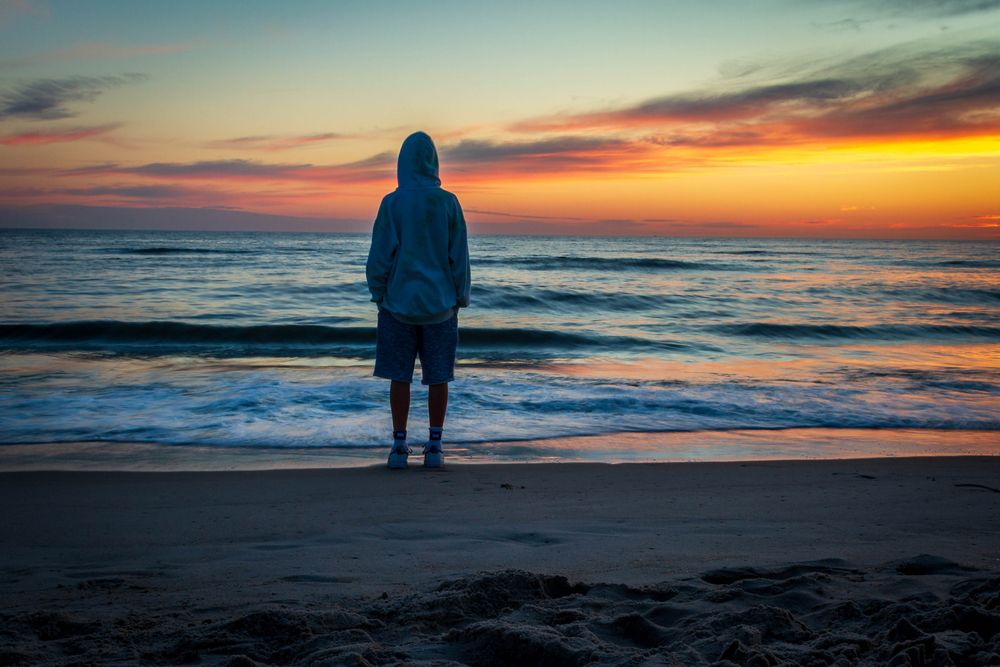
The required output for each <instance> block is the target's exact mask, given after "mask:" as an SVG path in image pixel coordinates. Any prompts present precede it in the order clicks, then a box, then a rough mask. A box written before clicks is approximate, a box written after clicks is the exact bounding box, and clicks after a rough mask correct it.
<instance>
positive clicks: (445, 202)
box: [365, 132, 471, 324]
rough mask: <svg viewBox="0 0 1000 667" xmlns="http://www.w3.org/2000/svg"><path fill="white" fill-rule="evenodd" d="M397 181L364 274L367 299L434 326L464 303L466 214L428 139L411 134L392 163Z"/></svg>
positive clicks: (378, 218) (384, 204)
mask: <svg viewBox="0 0 1000 667" xmlns="http://www.w3.org/2000/svg"><path fill="white" fill-rule="evenodd" d="M396 174H397V180H398V183H399V186H398V187H397V188H396V190H395V191H393V192H390V193H389V194H387V195H386V196H385V197H383V199H382V203H381V205H379V208H378V215H376V216H375V225H374V227H373V229H372V245H371V249H370V250H369V251H368V263H367V265H366V267H365V269H366V270H365V274H366V276H367V278H368V290H369V291H370V292H371V294H372V301H374V302H375V303H376V304H378V307H379V309H385V310H387V311H389V313H390V314H391V315H392V316H393V317H395V318H396V319H398V320H400V321H402V322H407V323H409V324H434V323H436V322H443V321H445V320H447V319H448V318H450V317H451V316H452V315H453V314H454V313H455V311H456V310H457V309H458V308H464V307H465V306H468V305H469V294H470V290H471V278H470V272H469V242H468V235H467V231H466V227H465V216H464V215H463V214H462V206H461V205H460V204H459V203H458V198H457V197H455V195H453V194H452V193H450V192H448V191H447V190H444V189H443V188H442V187H441V179H440V178H438V156H437V149H436V148H435V147H434V142H433V141H431V138H430V137H429V136H427V135H426V134H424V133H423V132H414V133H413V134H411V135H410V136H408V137H407V138H406V141H404V142H403V146H402V148H400V150H399V161H398V163H397V166H396Z"/></svg>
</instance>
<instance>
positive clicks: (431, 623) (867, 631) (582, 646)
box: [0, 457, 1000, 665]
mask: <svg viewBox="0 0 1000 667" xmlns="http://www.w3.org/2000/svg"><path fill="white" fill-rule="evenodd" d="M0 502H2V505H3V507H4V511H3V513H2V518H0V544H2V554H3V555H2V559H0V565H2V568H3V578H2V581H3V587H2V590H0V597H2V599H3V600H4V603H3V610H2V616H3V618H2V630H0V664H7V665H13V664H67V663H74V664H132V663H147V664H180V663H199V664H225V665H251V664H309V665H314V664H315V665H319V664H324V665H326V664H330V665H333V664H427V665H430V664H436V665H445V664H470V665H499V664H553V665H564V664H565V665H571V664H591V663H596V664H650V665H652V664H662V665H675V664H682V665H688V664H692V665H697V664H724V665H725V664H738V665H742V664H761V665H763V664H815V665H827V664H837V665H848V664H894V665H897V664H898V665H909V664H942V665H943V664H984V665H986V664H1000V521H997V517H998V516H1000V458H996V457H947V458H945V457H942V458H883V459H866V460H840V461H766V462H734V463H658V464H622V465H603V464H525V465H451V466H449V467H447V468H446V469H445V470H443V471H426V470H422V469H420V468H419V467H417V468H411V469H410V470H407V471H405V472H393V471H387V470H385V469H383V468H381V467H365V468H352V469H324V470H272V471H239V472H167V473H141V472H89V471H88V472H51V471H50V472H16V473H3V474H0ZM726 661H728V662H726Z"/></svg>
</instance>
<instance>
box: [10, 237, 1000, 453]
mask: <svg viewBox="0 0 1000 667" xmlns="http://www.w3.org/2000/svg"><path fill="white" fill-rule="evenodd" d="M368 243H369V238H368V236H367V235H360V234H358V235H355V234H306V233H223V232H217V233H209V232H205V233H201V232H160V231H69V230H10V229H8V230H0V289H2V295H3V296H2V301H0V450H7V451H14V449H13V446H19V445H30V447H37V448H39V449H35V450H31V448H30V447H17V448H16V451H17V452H20V453H21V454H19V456H22V457H29V458H30V457H31V456H32V454H31V452H32V451H35V452H43V451H46V452H49V453H50V454H51V451H52V450H44V449H41V446H42V443H65V444H64V445H63V446H62V447H61V449H59V450H58V452H59V455H67V453H68V454H69V455H72V452H73V447H77V446H78V445H75V444H74V443H105V444H107V445H109V448H107V449H105V450H101V449H100V448H96V449H95V448H94V446H93V445H91V446H90V449H89V450H88V451H90V452H91V453H92V454H93V456H98V455H102V456H105V457H112V458H114V457H119V458H121V457H125V459H127V457H128V451H129V449H128V447H136V448H141V449H142V451H143V452H146V454H145V456H155V455H156V454H155V453H156V452H162V453H164V455H165V456H169V457H170V460H171V461H173V462H175V464H176V465H183V463H184V460H185V458H184V457H185V456H188V454H186V453H185V452H190V454H189V455H190V456H192V457H194V456H195V455H196V451H198V452H200V451H203V450H205V449H206V448H207V449H209V450H214V451H229V452H238V451H239V452H250V451H253V452H255V454H254V455H255V456H256V457H257V458H258V460H263V459H261V457H264V459H266V458H267V457H268V456H271V457H273V458H274V460H278V459H284V460H287V459H288V458H289V456H291V455H290V454H289V452H297V453H303V452H305V454H308V453H309V452H314V453H316V456H320V455H322V456H321V458H322V457H327V458H328V460H329V461H334V462H335V461H338V460H344V461H347V460H350V461H353V462H368V463H372V462H377V461H380V460H381V459H382V458H383V456H384V450H386V449H387V445H388V436H389V431H390V422H389V416H388V407H387V392H388V383H387V382H386V381H383V380H379V379H377V378H373V377H372V376H371V371H372V365H373V356H374V323H375V314H376V313H375V307H374V305H373V304H371V303H370V302H369V294H368V292H367V288H366V286H365V278H364V264H365V259H366V256H367V251H368ZM470 247H471V254H472V272H473V290H472V306H471V307H470V308H468V309H466V310H463V311H462V312H461V314H460V327H461V329H460V344H459V362H458V363H459V365H458V369H457V379H456V382H455V383H454V384H453V385H452V387H451V401H450V407H449V413H448V421H447V426H446V431H445V432H446V443H447V446H448V447H449V451H450V452H451V455H452V456H453V457H455V458H457V459H462V458H465V459H468V460H470V461H471V460H496V461H506V460H517V461H541V460H604V461H622V460H646V459H648V460H660V459H668V460H669V459H686V458H706V459H718V458H732V457H733V456H736V455H738V454H739V451H740V450H739V447H740V441H739V440H738V439H737V440H734V439H733V437H732V434H734V433H737V434H744V435H746V437H747V438H753V442H754V443H756V444H755V445H754V446H755V447H756V448H757V449H754V450H753V451H754V452H755V455H756V456H759V457H762V458H767V456H768V452H769V451H772V450H773V452H774V453H776V455H779V454H780V451H779V449H780V448H779V449H773V448H772V450H768V449H767V446H766V442H775V443H777V442H780V441H781V440H782V438H783V437H784V436H783V435H782V433H794V432H796V431H797V430H802V429H826V430H828V431H824V432H834V433H835V432H836V431H837V430H841V431H843V432H844V433H852V434H856V433H858V432H864V433H868V434H869V435H868V436H867V440H866V442H873V443H878V442H881V440H880V438H879V435H878V434H879V433H884V432H889V431H892V432H894V433H896V434H897V438H896V439H897V440H899V441H910V442H918V441H919V442H923V441H925V440H927V441H933V442H937V443H941V442H949V443H955V442H958V443H959V446H960V444H961V442H962V441H963V438H965V437H966V436H965V435H964V434H970V433H974V434H975V435H974V437H973V436H969V437H971V438H972V440H975V441H976V442H977V443H979V447H980V449H979V450H977V451H980V452H981V450H982V447H983V446H986V447H987V448H988V447H990V446H993V447H995V449H996V452H995V453H1000V444H997V443H998V442H1000V433H998V430H1000V243H998V242H942V241H920V242H918V241H859V240H789V239H677V238H659V237H657V238H593V237H586V238H584V237H575V238H574V237H526V236H525V237H512V236H474V237H473V238H472V239H471V240H470ZM417 377H419V369H418V372H417ZM424 397H425V394H424V392H423V391H422V389H416V387H415V391H414V403H413V407H412V409H411V417H410V431H411V433H416V434H418V435H422V434H423V425H424V422H425V407H424ZM899 432H904V433H913V434H915V435H913V437H912V438H907V437H902V438H900V437H898V434H899ZM762 433H763V434H766V435H767V439H766V442H765V440H762V438H761V437H760V436H761V434H762ZM624 434H629V435H624ZM639 434H645V435H644V436H642V437H640V436H639ZM652 434H659V435H657V436H656V437H653V435H652ZM671 434H676V436H671ZM692 434H694V435H692ZM570 436H572V437H577V438H576V439H575V440H569V441H568V440H566V438H567V437H570ZM578 436H579V437H578ZM584 436H594V437H593V438H587V437H584ZM698 438H700V440H699V439H698ZM922 439H923V440H922ZM928 439H929V440H928ZM694 441H697V442H716V443H718V442H723V441H724V442H725V443H727V445H726V447H719V448H716V449H712V448H709V449H707V450H706V449H704V448H702V449H700V450H699V453H698V454H697V455H694V454H691V452H690V451H689V450H687V449H683V447H682V446H681V445H678V447H680V448H679V449H672V446H673V445H672V444H671V443H688V444H689V445H690V443H692V442H694ZM816 441H817V442H818V441H819V440H816ZM567 442H576V443H580V444H579V446H572V447H568V446H567V444H566V443H567ZM970 442H971V440H970ZM588 443H589V444H588ZM636 443H641V444H636ZM762 443H765V444H762ZM983 443H986V444H985V445H984V444H983ZM990 443H992V445H991V444H990ZM685 446H687V445H685ZM880 446H882V449H881V450H880V451H881V452H882V453H885V451H887V450H885V449H884V445H880ZM185 448H186V449H185ZM820 449H821V448H820V447H819V445H817V446H816V450H815V451H811V450H810V448H809V445H808V439H807V441H806V444H805V445H802V446H800V447H798V449H797V452H798V453H797V455H799V456H806V457H811V456H825V455H829V452H825V451H820ZM891 450H892V448H891V447H890V450H889V453H890V454H892V453H893V451H891ZM81 451H82V450H81ZM136 451H139V449H136ZM418 451H419V450H418ZM956 451H960V450H956ZM94 452H96V453H94ZM101 452H103V454H101ZM150 452H153V454H150ZM760 452H763V453H760ZM338 457H339V458H338ZM772 458H773V456H772ZM308 460H316V459H315V458H310V459H308ZM453 460H454V459H453ZM0 461H2V459H0ZM178 462H179V463H178ZM192 465H194V464H192Z"/></svg>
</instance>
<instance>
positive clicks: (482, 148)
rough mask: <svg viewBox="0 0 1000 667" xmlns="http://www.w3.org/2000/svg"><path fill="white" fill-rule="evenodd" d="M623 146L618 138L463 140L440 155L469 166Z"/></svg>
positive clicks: (569, 137)
mask: <svg viewBox="0 0 1000 667" xmlns="http://www.w3.org/2000/svg"><path fill="white" fill-rule="evenodd" d="M625 145H626V143H625V142H624V141H621V140H618V139H607V138H602V137H578V136H565V137H552V138H550V139H543V140H541V141H507V142H497V141H484V140H479V139H463V140H462V141H459V142H458V143H457V144H452V145H450V146H444V147H442V149H441V156H442V158H445V159H447V160H450V161H452V162H460V163H464V164H470V163H475V162H494V161H496V160H503V159H511V158H530V157H538V156H549V157H555V156H560V155H572V154H585V153H589V152H592V151H595V150H604V149H608V148H621V147H623V146H625Z"/></svg>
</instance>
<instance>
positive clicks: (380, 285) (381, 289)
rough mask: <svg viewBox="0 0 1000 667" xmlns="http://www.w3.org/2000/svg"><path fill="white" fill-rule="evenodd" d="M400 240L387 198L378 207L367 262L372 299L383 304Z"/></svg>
mask: <svg viewBox="0 0 1000 667" xmlns="http://www.w3.org/2000/svg"><path fill="white" fill-rule="evenodd" d="M398 245H399V241H398V239H397V238H396V231H395V229H393V225H392V215H391V214H390V212H389V207H388V206H386V202H385V199H383V200H382V203H381V204H380V205H379V207H378V215H376V216H375V225H374V226H373V227H372V245H371V248H370V249H369V250H368V262H367V264H365V276H366V277H367V279H368V291H369V292H371V293H372V301H374V302H375V303H376V304H378V305H380V306H381V305H382V299H384V298H385V290H386V286H387V283H388V282H389V273H390V272H391V271H392V264H393V262H394V261H395V259H396V250H397V248H398Z"/></svg>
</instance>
